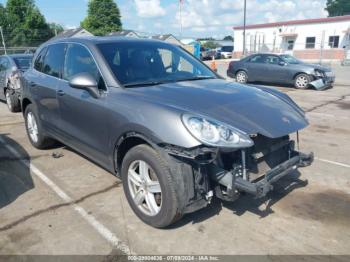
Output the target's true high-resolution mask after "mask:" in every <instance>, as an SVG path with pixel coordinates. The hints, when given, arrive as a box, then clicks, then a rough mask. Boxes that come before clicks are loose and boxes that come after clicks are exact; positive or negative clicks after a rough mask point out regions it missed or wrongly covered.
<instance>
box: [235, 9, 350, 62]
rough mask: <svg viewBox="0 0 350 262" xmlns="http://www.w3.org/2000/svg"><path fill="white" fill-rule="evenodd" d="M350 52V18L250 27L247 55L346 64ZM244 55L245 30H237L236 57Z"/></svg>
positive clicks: (248, 28)
mask: <svg viewBox="0 0 350 262" xmlns="http://www.w3.org/2000/svg"><path fill="white" fill-rule="evenodd" d="M349 49H350V15H347V16H337V17H328V18H318V19H305V20H293V21H285V22H276V23H267V24H255V25H247V26H246V54H250V53H256V52H275V53H290V54H292V55H294V56H296V57H298V58H301V59H310V60H318V59H334V60H343V59H344V58H345V54H346V51H347V50H349ZM242 55H243V26H237V27H234V57H236V58H239V57H241V56H242Z"/></svg>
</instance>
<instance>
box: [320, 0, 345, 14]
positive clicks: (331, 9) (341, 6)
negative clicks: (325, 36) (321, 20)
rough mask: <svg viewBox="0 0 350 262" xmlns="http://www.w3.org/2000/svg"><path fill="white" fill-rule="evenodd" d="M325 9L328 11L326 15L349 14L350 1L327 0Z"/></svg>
mask: <svg viewBox="0 0 350 262" xmlns="http://www.w3.org/2000/svg"><path fill="white" fill-rule="evenodd" d="M325 10H326V11H327V12H328V14H329V15H328V16H329V17H332V16H342V15H349V14H350V1H349V0H327V4H326V8H325Z"/></svg>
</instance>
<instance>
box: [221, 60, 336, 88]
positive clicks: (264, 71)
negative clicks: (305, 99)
mask: <svg viewBox="0 0 350 262" xmlns="http://www.w3.org/2000/svg"><path fill="white" fill-rule="evenodd" d="M227 75H228V76H229V77H231V78H235V79H236V80H237V82H239V83H247V82H267V83H280V84H292V85H294V86H295V88H298V89H307V88H309V87H310V86H314V87H316V88H317V89H323V88H328V87H331V86H332V85H333V83H334V81H335V75H334V73H333V72H332V70H331V69H330V68H328V67H324V66H320V65H314V64H307V63H304V62H302V61H300V60H298V59H296V58H295V57H293V56H291V55H287V54H282V55H276V54H255V55H251V56H248V57H246V58H243V59H242V60H240V61H234V62H231V63H230V65H229V67H228V70H227Z"/></svg>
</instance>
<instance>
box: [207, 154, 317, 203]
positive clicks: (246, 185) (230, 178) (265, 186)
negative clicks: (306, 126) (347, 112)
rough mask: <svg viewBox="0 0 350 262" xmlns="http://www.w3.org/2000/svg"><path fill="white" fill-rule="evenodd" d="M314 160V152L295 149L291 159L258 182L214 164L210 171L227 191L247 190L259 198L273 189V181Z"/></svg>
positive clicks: (212, 176)
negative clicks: (220, 168) (221, 168)
mask: <svg viewBox="0 0 350 262" xmlns="http://www.w3.org/2000/svg"><path fill="white" fill-rule="evenodd" d="M313 160H314V155H313V153H310V154H304V153H300V152H297V151H293V152H292V157H291V158H290V159H289V160H287V161H285V162H283V163H281V164H279V165H278V166H276V167H274V168H273V169H271V170H269V171H268V172H266V173H265V174H264V175H263V176H261V177H260V178H259V179H258V181H256V182H251V181H248V180H246V179H243V178H242V177H241V176H236V175H235V174H234V172H232V171H231V172H227V171H224V170H219V169H218V168H217V167H214V166H212V168H211V171H212V172H210V173H211V178H212V179H213V180H214V181H216V182H217V183H218V184H220V185H222V186H225V187H226V188H227V192H235V191H238V192H246V193H249V194H252V195H254V196H256V197H258V198H259V197H264V196H265V195H266V194H267V193H268V192H269V191H271V190H272V189H273V186H272V184H273V183H275V182H276V181H278V180H279V179H281V178H282V177H284V176H286V175H288V174H290V173H291V172H293V171H294V170H296V169H298V168H299V167H306V166H309V165H311V163H312V162H313Z"/></svg>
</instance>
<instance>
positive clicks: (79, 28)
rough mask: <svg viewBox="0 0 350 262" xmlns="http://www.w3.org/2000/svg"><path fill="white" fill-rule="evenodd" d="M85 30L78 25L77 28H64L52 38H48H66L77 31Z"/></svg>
mask: <svg viewBox="0 0 350 262" xmlns="http://www.w3.org/2000/svg"><path fill="white" fill-rule="evenodd" d="M83 30H85V29H84V28H82V27H78V28H74V29H68V30H64V31H63V32H61V33H59V34H58V35H56V36H54V37H53V38H51V39H50V40H56V39H60V38H68V37H72V36H74V35H76V34H78V33H79V32H81V31H83Z"/></svg>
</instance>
